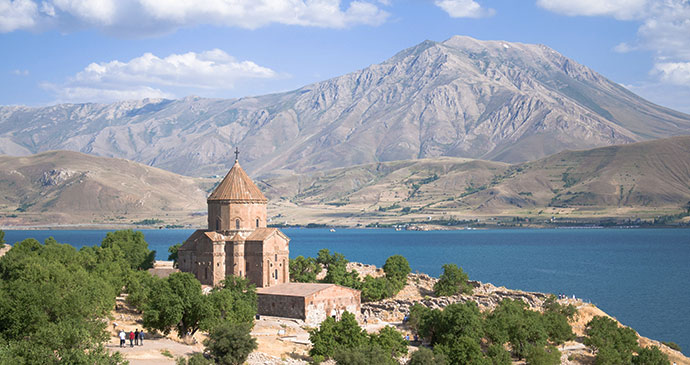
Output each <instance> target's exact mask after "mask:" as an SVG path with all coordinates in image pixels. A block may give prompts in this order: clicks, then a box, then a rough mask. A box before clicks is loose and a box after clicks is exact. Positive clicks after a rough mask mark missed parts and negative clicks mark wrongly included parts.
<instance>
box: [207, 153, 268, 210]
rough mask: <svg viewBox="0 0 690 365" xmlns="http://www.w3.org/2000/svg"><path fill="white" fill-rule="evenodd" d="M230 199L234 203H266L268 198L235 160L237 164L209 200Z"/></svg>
mask: <svg viewBox="0 0 690 365" xmlns="http://www.w3.org/2000/svg"><path fill="white" fill-rule="evenodd" d="M218 200H221V201H229V202H232V203H266V202H268V199H266V197H265V196H264V194H263V193H262V192H261V190H260V189H259V187H258V186H256V185H255V184H254V182H253V181H252V179H251V178H249V176H248V175H247V173H246V172H244V170H243V169H242V167H241V166H240V163H239V162H238V161H237V160H235V164H234V165H233V166H232V168H231V169H230V171H229V172H228V174H227V175H225V178H224V179H223V181H221V183H220V184H219V185H218V187H216V189H215V190H213V193H211V195H210V196H209V197H208V201H218Z"/></svg>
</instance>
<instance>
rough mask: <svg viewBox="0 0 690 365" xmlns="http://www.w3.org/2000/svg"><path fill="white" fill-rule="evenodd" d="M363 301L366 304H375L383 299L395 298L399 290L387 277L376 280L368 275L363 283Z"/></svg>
mask: <svg viewBox="0 0 690 365" xmlns="http://www.w3.org/2000/svg"><path fill="white" fill-rule="evenodd" d="M361 288H362V300H363V301H365V302H375V301H378V300H381V299H385V298H390V297H392V296H394V295H395V294H396V293H397V292H398V290H399V289H396V287H395V284H394V283H393V282H391V281H390V280H388V278H385V277H378V278H375V277H373V276H371V275H367V276H366V277H365V278H364V281H362V284H361Z"/></svg>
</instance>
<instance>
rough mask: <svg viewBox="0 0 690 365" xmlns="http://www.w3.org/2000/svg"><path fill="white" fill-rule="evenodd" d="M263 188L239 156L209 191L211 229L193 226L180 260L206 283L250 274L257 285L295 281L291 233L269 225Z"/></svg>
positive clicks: (213, 284)
mask: <svg viewBox="0 0 690 365" xmlns="http://www.w3.org/2000/svg"><path fill="white" fill-rule="evenodd" d="M267 202H268V200H267V199H266V197H265V196H264V194H263V193H261V190H259V188H258V187H257V186H256V185H255V184H254V183H253V182H252V180H251V179H250V178H249V176H247V173H246V172H244V170H243V169H242V167H241V166H240V164H239V162H238V161H237V160H235V164H234V165H233V166H232V168H231V169H230V172H228V174H227V175H226V176H225V178H224V179H223V181H222V182H221V183H220V185H218V187H216V189H215V190H214V191H213V193H211V195H210V196H209V197H208V200H207V203H208V229H200V230H197V231H196V232H194V233H193V234H192V235H191V236H190V237H189V238H188V239H187V241H186V242H185V243H184V245H182V247H180V249H179V251H178V266H179V268H180V270H181V271H184V272H190V273H192V274H194V276H196V278H197V279H198V280H199V281H200V282H201V284H204V285H211V286H215V285H218V284H219V283H220V282H221V280H223V279H225V277H226V276H227V275H235V276H240V277H244V278H247V279H248V280H249V281H250V282H252V283H253V284H254V285H256V287H257V288H264V287H269V286H272V285H276V284H283V283H288V282H289V281H290V270H289V267H288V265H289V263H290V259H289V256H288V254H289V244H290V239H289V238H288V237H287V236H286V235H285V234H284V233H283V232H281V231H280V230H279V229H276V228H267V227H266V203H267Z"/></svg>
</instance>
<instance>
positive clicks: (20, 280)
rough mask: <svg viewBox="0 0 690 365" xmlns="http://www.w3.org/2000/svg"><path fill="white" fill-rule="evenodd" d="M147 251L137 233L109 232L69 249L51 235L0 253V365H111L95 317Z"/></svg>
mask: <svg viewBox="0 0 690 365" xmlns="http://www.w3.org/2000/svg"><path fill="white" fill-rule="evenodd" d="M150 257H151V258H152V257H153V254H152V251H149V250H148V244H147V243H146V242H145V241H144V240H143V235H141V233H140V232H133V231H119V232H112V233H109V234H108V235H107V236H106V238H105V239H104V240H103V242H102V243H101V246H100V247H98V246H91V247H84V248H82V249H81V250H79V251H77V250H76V249H75V248H74V247H72V246H70V245H67V244H60V243H58V242H57V241H55V240H54V239H53V238H52V237H51V238H48V239H46V241H45V242H44V243H43V244H41V243H40V242H38V241H36V240H34V239H26V240H24V241H22V242H19V243H17V244H16V245H15V246H14V247H13V248H12V250H10V251H9V252H8V253H7V254H6V255H5V256H3V257H2V258H0V363H3V364H8V363H17V364H21V363H29V364H34V363H40V364H53V363H54V364H57V363H74V364H84V363H92V364H94V363H98V364H101V363H102V364H119V363H122V362H123V361H122V359H121V358H120V356H119V355H118V354H114V355H112V354H109V353H108V352H107V351H106V350H105V348H104V347H103V343H104V342H105V341H107V340H108V333H107V332H106V322H105V321H103V318H104V317H106V315H107V314H108V313H109V312H110V310H111V309H112V308H113V307H114V305H115V297H116V296H117V294H119V293H120V289H121V288H122V286H123V285H124V284H125V282H126V280H127V278H128V277H130V276H131V275H133V272H134V270H135V269H139V268H145V267H147V266H148V262H150V261H149V260H148V258H150Z"/></svg>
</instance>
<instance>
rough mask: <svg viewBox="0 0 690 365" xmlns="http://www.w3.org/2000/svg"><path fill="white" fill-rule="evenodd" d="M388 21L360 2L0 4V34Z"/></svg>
mask: <svg viewBox="0 0 690 365" xmlns="http://www.w3.org/2000/svg"><path fill="white" fill-rule="evenodd" d="M388 16H389V14H388V13H387V12H386V11H384V10H382V9H380V8H379V7H378V6H377V5H375V4H374V3H372V2H368V1H362V0H355V1H352V2H350V3H349V4H348V5H347V6H343V5H342V4H341V0H43V1H39V0H0V32H11V31H14V30H18V29H30V30H43V29H51V28H57V29H60V30H67V31H71V30H76V29H85V28H95V29H100V30H102V31H105V32H108V33H115V34H118V35H125V36H128V35H129V36H149V35H154V34H157V33H165V32H171V31H174V30H175V29H178V28H180V27H188V26H196V25H216V26H227V27H240V28H247V29H255V28H259V27H262V26H266V25H269V24H286V25H296V26H311V27H322V28H346V27H351V26H355V25H372V26H376V25H380V24H382V23H383V22H385V20H386V19H387V18H388Z"/></svg>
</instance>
